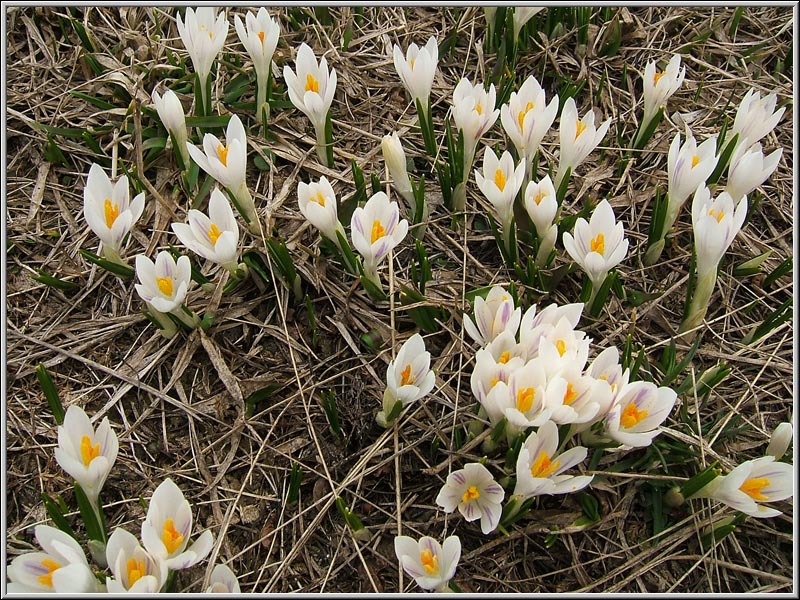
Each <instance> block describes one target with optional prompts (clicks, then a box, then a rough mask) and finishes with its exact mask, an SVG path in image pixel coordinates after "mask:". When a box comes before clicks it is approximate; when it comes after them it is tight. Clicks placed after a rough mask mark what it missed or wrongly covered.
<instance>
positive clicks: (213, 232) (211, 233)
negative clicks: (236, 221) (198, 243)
mask: <svg viewBox="0 0 800 600" xmlns="http://www.w3.org/2000/svg"><path fill="white" fill-rule="evenodd" d="M221 235H222V232H221V231H220V230H219V227H217V224H216V223H212V224H211V229H209V230H208V237H209V238H211V243H212V244H214V245H215V246H216V245H217V240H218V239H219V236H221Z"/></svg>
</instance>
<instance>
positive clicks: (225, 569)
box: [206, 565, 241, 594]
mask: <svg viewBox="0 0 800 600" xmlns="http://www.w3.org/2000/svg"><path fill="white" fill-rule="evenodd" d="M209 584H210V585H209V586H208V589H207V590H206V593H208V594H240V593H241V588H240V587H239V580H238V579H237V578H236V573H234V572H233V571H231V569H230V567H229V566H228V565H217V566H216V567H214V570H213V571H211V579H210V580H209Z"/></svg>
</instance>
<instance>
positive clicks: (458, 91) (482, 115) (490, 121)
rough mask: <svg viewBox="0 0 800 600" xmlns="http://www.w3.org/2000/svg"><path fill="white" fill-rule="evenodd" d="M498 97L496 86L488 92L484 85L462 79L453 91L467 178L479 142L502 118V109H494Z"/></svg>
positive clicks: (491, 87)
mask: <svg viewBox="0 0 800 600" xmlns="http://www.w3.org/2000/svg"><path fill="white" fill-rule="evenodd" d="M496 96H497V92H496V90H495V87H494V84H491V85H490V86H489V91H488V92H487V91H486V90H485V89H484V88H483V84H481V83H476V84H475V85H472V83H470V81H469V79H467V78H462V79H461V80H460V81H459V82H458V84H457V85H456V87H455V90H453V120H454V121H455V124H456V128H457V129H460V130H461V131H463V132H464V177H465V178H466V177H467V176H468V175H469V170H470V168H471V166H472V162H473V160H474V158H475V149H476V148H477V147H478V141H479V140H480V139H481V138H482V137H483V136H484V134H485V133H486V132H487V131H489V129H491V128H492V125H494V123H495V121H497V117H499V116H500V109H499V108H498V109H495V107H494V104H495V99H496Z"/></svg>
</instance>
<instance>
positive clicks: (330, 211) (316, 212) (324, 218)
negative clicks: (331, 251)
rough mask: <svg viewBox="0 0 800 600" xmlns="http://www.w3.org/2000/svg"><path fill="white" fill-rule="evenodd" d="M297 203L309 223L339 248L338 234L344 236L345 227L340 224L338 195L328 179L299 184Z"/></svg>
mask: <svg viewBox="0 0 800 600" xmlns="http://www.w3.org/2000/svg"><path fill="white" fill-rule="evenodd" d="M297 202H298V204H299V205H300V212H301V213H303V216H304V217H305V218H306V219H307V220H308V222H309V223H311V224H312V225H313V226H314V227H316V228H317V229H319V230H320V231H321V232H322V233H323V235H324V236H325V237H327V238H328V239H330V240H332V241H333V242H334V243H335V244H336V245H337V246H338V245H339V239H338V236H337V235H336V234H337V232H339V233H341V234H342V235H344V227H343V226H342V224H341V223H340V222H339V217H338V213H337V209H338V206H337V205H338V203H337V201H336V194H335V193H334V191H333V186H331V184H330V182H329V181H328V178H327V177H325V176H324V175H323V176H322V177H320V179H319V181H312V182H311V183H305V182H303V181H301V182H300V183H298V184H297Z"/></svg>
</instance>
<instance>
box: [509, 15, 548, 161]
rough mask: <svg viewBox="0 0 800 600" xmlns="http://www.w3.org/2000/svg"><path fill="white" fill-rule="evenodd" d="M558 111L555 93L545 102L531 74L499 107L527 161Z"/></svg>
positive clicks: (536, 81)
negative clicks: (506, 102)
mask: <svg viewBox="0 0 800 600" xmlns="http://www.w3.org/2000/svg"><path fill="white" fill-rule="evenodd" d="M514 12H515V13H516V10H515V11H514ZM557 112H558V95H556V96H553V98H552V99H551V100H550V104H547V103H546V97H545V92H544V90H543V89H542V86H541V85H540V84H539V81H538V80H537V79H536V77H534V76H533V75H530V76H529V77H528V78H527V79H526V80H525V82H524V83H523V84H522V86H521V87H520V88H519V91H518V92H511V96H510V97H509V99H508V104H504V105H503V106H501V107H500V122H501V123H502V124H503V129H504V130H505V132H506V135H508V138H509V139H510V140H511V142H512V143H513V144H514V147H515V148H516V149H517V154H518V155H519V156H520V157H524V158H525V160H524V161H523V162H525V163H526V164H527V162H530V161H531V160H533V155H534V154H536V151H537V150H538V149H539V146H540V145H541V143H542V139H543V138H544V136H545V135H546V134H547V132H548V130H549V129H550V126H551V125H552V124H553V121H555V119H556V113H557Z"/></svg>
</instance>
